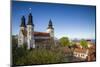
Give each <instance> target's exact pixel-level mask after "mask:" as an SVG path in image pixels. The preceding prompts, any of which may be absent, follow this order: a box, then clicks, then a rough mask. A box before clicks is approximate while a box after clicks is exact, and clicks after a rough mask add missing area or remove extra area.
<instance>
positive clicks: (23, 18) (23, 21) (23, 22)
mask: <svg viewBox="0 0 100 67" xmlns="http://www.w3.org/2000/svg"><path fill="white" fill-rule="evenodd" d="M20 27H26V24H25V17H24V16H22V18H21V25H20Z"/></svg>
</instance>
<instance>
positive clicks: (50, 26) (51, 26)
mask: <svg viewBox="0 0 100 67" xmlns="http://www.w3.org/2000/svg"><path fill="white" fill-rule="evenodd" d="M49 28H51V29H54V28H53V25H52V21H51V19H50V20H49V24H48V29H49Z"/></svg>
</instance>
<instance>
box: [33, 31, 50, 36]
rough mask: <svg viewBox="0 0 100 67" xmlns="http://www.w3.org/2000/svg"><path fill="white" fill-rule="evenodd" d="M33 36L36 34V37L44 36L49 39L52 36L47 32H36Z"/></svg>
mask: <svg viewBox="0 0 100 67" xmlns="http://www.w3.org/2000/svg"><path fill="white" fill-rule="evenodd" d="M33 34H34V36H43V37H49V36H50V34H49V33H46V32H34V33H33Z"/></svg>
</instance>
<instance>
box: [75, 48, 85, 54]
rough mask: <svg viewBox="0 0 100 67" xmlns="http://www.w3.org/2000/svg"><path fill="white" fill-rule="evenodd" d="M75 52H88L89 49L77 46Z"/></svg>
mask: <svg viewBox="0 0 100 67" xmlns="http://www.w3.org/2000/svg"><path fill="white" fill-rule="evenodd" d="M74 52H78V53H86V52H87V49H85V48H75V49H74Z"/></svg>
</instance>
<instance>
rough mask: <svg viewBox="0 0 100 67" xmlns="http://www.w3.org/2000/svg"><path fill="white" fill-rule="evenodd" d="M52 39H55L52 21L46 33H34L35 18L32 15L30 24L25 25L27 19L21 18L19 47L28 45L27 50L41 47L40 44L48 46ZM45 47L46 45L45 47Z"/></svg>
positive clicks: (29, 18) (29, 19)
mask: <svg viewBox="0 0 100 67" xmlns="http://www.w3.org/2000/svg"><path fill="white" fill-rule="evenodd" d="M50 39H54V28H53V25H52V21H51V20H50V21H49V24H48V28H47V31H46V32H36V31H34V24H33V17H32V14H31V13H30V14H29V16H28V23H27V25H26V23H25V17H24V16H23V17H22V18H21V25H20V31H19V35H18V47H20V46H23V45H24V44H26V45H27V49H30V48H36V47H39V45H40V44H47V42H49V41H50ZM43 46H44V45H43Z"/></svg>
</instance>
